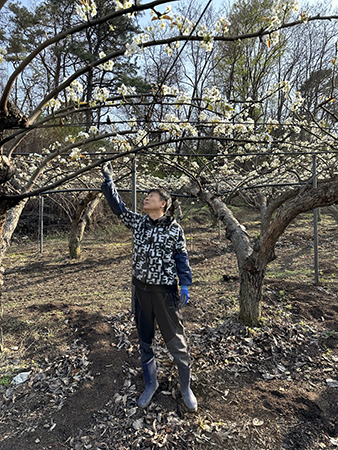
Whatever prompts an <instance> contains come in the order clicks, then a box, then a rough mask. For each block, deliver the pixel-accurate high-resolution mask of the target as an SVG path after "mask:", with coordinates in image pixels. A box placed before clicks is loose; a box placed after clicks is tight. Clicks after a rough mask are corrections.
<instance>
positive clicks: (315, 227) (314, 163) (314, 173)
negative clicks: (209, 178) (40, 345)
mask: <svg viewBox="0 0 338 450" xmlns="http://www.w3.org/2000/svg"><path fill="white" fill-rule="evenodd" d="M131 173H132V176H131V189H119V191H120V192H131V194H132V210H133V211H134V212H136V205H137V193H138V192H139V193H147V192H148V190H144V189H137V182H136V179H137V170H136V157H134V158H133V159H132V172H131ZM312 183H313V187H314V188H316V187H317V159H316V154H312ZM304 184H307V183H306V182H300V183H282V184H268V185H255V186H251V187H242V188H239V189H238V190H247V189H254V188H257V187H260V188H262V187H283V186H300V185H304ZM88 191H101V189H100V188H93V189H87V188H80V189H60V190H56V191H46V192H44V193H42V194H41V195H40V207H39V216H40V217H39V223H40V233H39V234H40V253H43V205H44V203H43V197H44V196H45V195H50V194H57V193H65V192H88ZM228 192H229V193H230V192H232V191H231V190H229V191H228ZM225 193H227V191H222V192H219V189H218V186H217V194H218V195H222V194H225ZM171 195H172V196H175V197H181V198H182V197H186V198H192V196H191V195H189V194H179V193H171ZM313 234H314V283H315V284H318V282H319V255H318V208H315V209H314V210H313ZM218 236H219V238H220V237H221V222H220V220H218ZM133 308H134V293H133V292H132V309H133Z"/></svg>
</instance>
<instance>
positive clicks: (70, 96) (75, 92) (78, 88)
mask: <svg viewBox="0 0 338 450" xmlns="http://www.w3.org/2000/svg"><path fill="white" fill-rule="evenodd" d="M66 93H67V100H68V101H69V102H74V103H77V104H79V103H80V102H81V97H82V93H83V85H82V84H81V83H80V81H79V80H74V81H72V82H71V84H70V86H67V87H66Z"/></svg>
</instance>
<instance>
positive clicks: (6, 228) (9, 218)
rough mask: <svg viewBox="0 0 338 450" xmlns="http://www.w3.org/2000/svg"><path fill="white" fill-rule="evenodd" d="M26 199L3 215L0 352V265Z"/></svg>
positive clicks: (0, 347) (1, 340) (0, 344)
mask: <svg viewBox="0 0 338 450" xmlns="http://www.w3.org/2000/svg"><path fill="white" fill-rule="evenodd" d="M27 201H28V199H26V200H23V201H22V202H20V203H19V204H18V205H16V206H14V207H13V208H11V209H10V210H9V211H8V213H7V215H6V214H3V218H4V220H3V228H2V235H1V240H0V351H1V352H2V351H3V350H4V338H3V313H4V311H3V303H2V287H3V285H4V272H5V270H4V266H3V264H2V262H3V259H4V256H5V254H6V251H7V249H8V247H9V246H10V243H11V239H12V236H13V233H14V231H15V228H16V226H17V224H18V221H19V218H20V215H21V213H22V211H23V209H24V207H25V205H26V203H27Z"/></svg>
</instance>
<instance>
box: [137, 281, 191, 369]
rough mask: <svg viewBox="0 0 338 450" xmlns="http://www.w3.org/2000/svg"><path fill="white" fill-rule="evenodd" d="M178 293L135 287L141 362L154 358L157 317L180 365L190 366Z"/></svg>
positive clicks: (175, 359) (168, 345)
mask: <svg viewBox="0 0 338 450" xmlns="http://www.w3.org/2000/svg"><path fill="white" fill-rule="evenodd" d="M178 300H179V298H178V292H177V291H176V292H174V293H172V292H168V293H163V292H149V291H144V290H141V289H139V288H137V287H135V321H136V326H137V331H138V336H139V343H140V351H141V363H142V364H144V363H147V362H148V361H149V360H150V359H151V358H153V357H154V351H153V340H154V337H155V326H156V324H155V320H156V322H157V324H158V326H159V328H160V331H161V333H162V336H163V339H164V341H165V343H166V345H167V348H168V350H169V351H170V353H171V354H172V356H173V358H174V362H175V363H176V364H177V366H189V364H190V361H189V354H188V346H187V341H186V337H185V331H184V326H183V318H182V314H181V312H180V310H179V309H178V308H177V302H178Z"/></svg>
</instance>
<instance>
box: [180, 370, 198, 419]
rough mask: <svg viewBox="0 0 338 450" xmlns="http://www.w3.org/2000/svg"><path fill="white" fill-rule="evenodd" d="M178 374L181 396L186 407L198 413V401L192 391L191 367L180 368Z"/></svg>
mask: <svg viewBox="0 0 338 450" xmlns="http://www.w3.org/2000/svg"><path fill="white" fill-rule="evenodd" d="M178 374H179V376H180V386H181V394H182V398H183V401H184V403H185V406H186V407H187V408H188V410H189V411H197V400H196V397H195V395H194V393H193V391H192V390H191V389H190V367H189V366H178Z"/></svg>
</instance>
